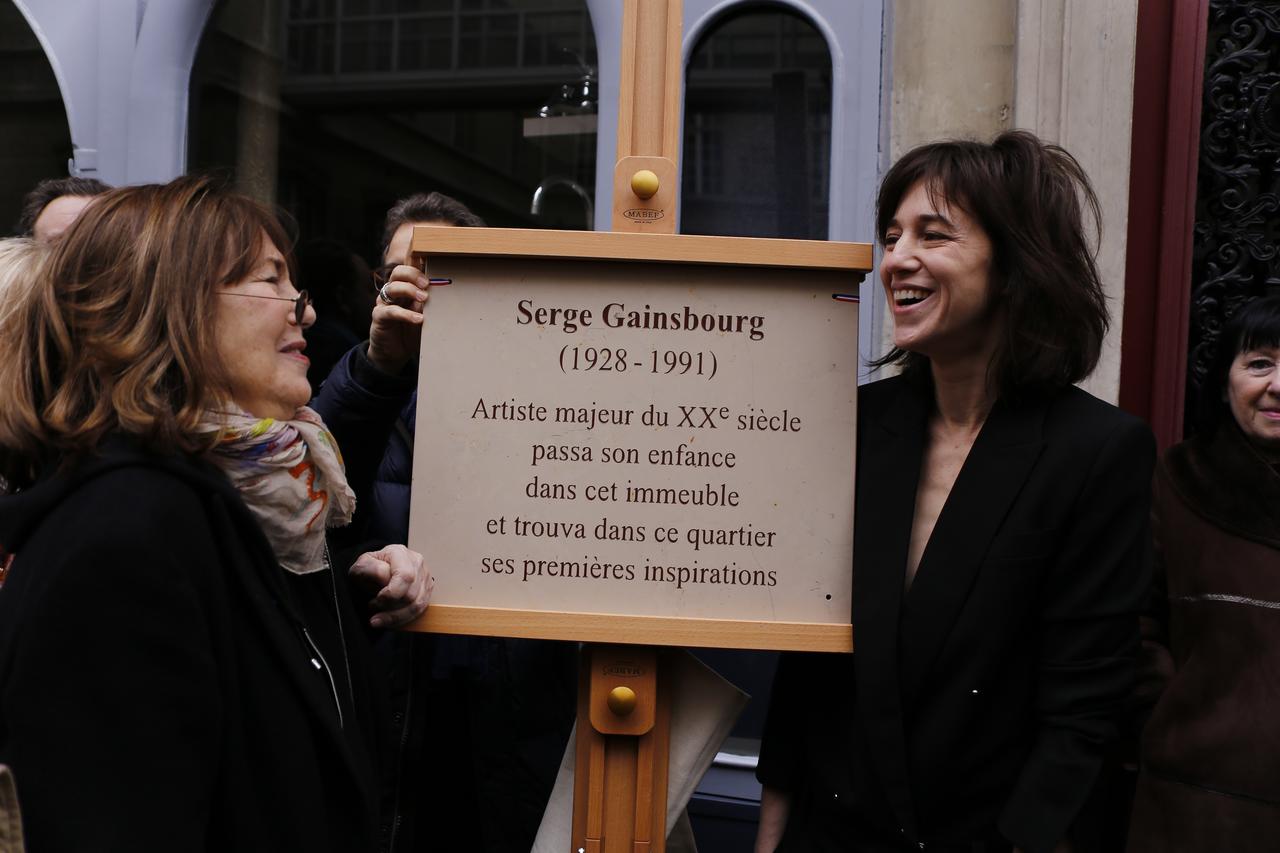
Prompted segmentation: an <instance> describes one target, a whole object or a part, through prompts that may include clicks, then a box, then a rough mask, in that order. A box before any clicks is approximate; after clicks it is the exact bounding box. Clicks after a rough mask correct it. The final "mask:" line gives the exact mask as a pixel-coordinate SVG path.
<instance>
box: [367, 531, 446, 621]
mask: <svg viewBox="0 0 1280 853" xmlns="http://www.w3.org/2000/svg"><path fill="white" fill-rule="evenodd" d="M351 577H352V578H353V579H354V580H355V581H356V583H357V584H359V585H361V586H363V587H364V588H365V589H367V590H370V591H371V592H373V593H374V594H373V598H371V599H370V601H369V609H370V610H372V611H374V613H373V616H372V617H370V619H369V624H370V625H372V626H373V627H374V628H399V627H402V626H404V625H407V624H409V623H410V622H412V621H413V620H414V619H417V618H418V617H419V616H421V615H422V614H423V612H424V611H425V610H426V609H427V604H428V603H429V602H430V601H431V591H432V590H433V589H434V588H435V584H436V581H435V578H434V577H432V576H431V571H430V570H429V569H428V568H427V567H426V565H425V564H424V563H423V562H422V555H421V554H419V553H418V552H417V551H410V550H409V549H408V548H406V547H404V546H403V545H388V546H387V547H385V548H383V549H382V550H381V551H370V552H369V553H366V554H361V555H360V558H359V559H357V560H356V561H355V563H354V564H352V566H351Z"/></svg>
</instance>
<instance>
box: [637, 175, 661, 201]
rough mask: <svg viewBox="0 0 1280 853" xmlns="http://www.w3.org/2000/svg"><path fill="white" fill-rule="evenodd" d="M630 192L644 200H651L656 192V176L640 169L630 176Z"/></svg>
mask: <svg viewBox="0 0 1280 853" xmlns="http://www.w3.org/2000/svg"><path fill="white" fill-rule="evenodd" d="M631 191H632V192H633V193H635V194H636V195H637V196H638V197H640V198H642V199H645V200H648V199H651V198H653V197H654V196H655V195H656V194H657V192H658V176H657V175H655V174H654V173H653V172H651V171H649V170H648V169H641V170H640V171H638V172H636V173H635V174H634V175H632V176H631Z"/></svg>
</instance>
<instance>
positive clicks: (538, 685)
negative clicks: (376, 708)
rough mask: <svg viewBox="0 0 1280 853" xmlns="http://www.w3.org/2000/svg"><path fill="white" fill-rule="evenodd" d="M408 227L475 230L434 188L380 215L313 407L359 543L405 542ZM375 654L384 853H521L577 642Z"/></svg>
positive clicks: (419, 645)
mask: <svg viewBox="0 0 1280 853" xmlns="http://www.w3.org/2000/svg"><path fill="white" fill-rule="evenodd" d="M415 225H447V226H453V227H464V228H465V227H477V226H482V225H484V223H483V222H482V221H481V220H480V218H479V217H478V216H476V215H475V214H474V213H472V212H471V211H470V210H469V209H468V208H467V207H466V206H465V205H463V204H462V203H461V202H459V201H457V200H456V199H452V198H450V197H449V196H446V195H443V194H441V193H425V194H421V193H420V194H417V195H413V196H409V197H407V198H404V199H401V200H400V201H399V202H397V203H396V204H395V205H394V206H392V208H391V209H390V210H389V211H387V216H386V222H385V225H384V229H383V237H382V242H383V246H384V249H383V253H382V262H383V264H382V266H380V267H379V268H378V269H376V270H374V271H373V283H376V286H377V288H378V290H377V291H376V293H378V294H379V295H378V297H377V299H378V304H377V306H376V307H375V309H374V312H373V322H372V325H371V327H370V335H369V342H368V343H367V344H365V343H362V344H360V345H359V346H357V347H355V348H353V349H352V350H351V351H350V352H348V353H347V355H345V356H344V357H343V358H342V359H340V360H339V362H338V364H337V366H335V367H334V369H333V371H332V372H331V373H330V374H329V377H328V379H327V380H326V381H325V383H324V385H323V386H322V387H321V389H320V393H319V395H318V396H317V397H316V399H315V401H313V404H312V405H313V406H315V408H316V409H317V410H318V411H320V412H321V415H322V417H324V419H325V423H326V424H328V425H329V428H330V429H331V430H332V432H333V434H334V436H335V437H336V438H337V440H338V444H339V446H340V447H342V450H343V454H344V456H345V457H346V460H347V476H348V480H349V482H350V483H351V486H352V489H353V490H355V492H356V495H357V502H356V516H355V519H354V521H353V522H352V524H351V526H350V528H348V529H346V530H343V531H341V532H340V535H341V536H345V537H349V538H351V539H353V540H356V541H358V542H359V545H358V546H357V547H364V546H365V545H366V544H367V543H369V542H382V543H384V544H390V543H404V542H405V541H406V540H407V537H408V533H409V498H410V494H409V492H410V480H411V475H412V469H413V445H414V432H415V426H416V419H417V396H418V393H417V388H418V345H419V342H420V341H421V336H422V328H421V322H422V311H423V308H424V306H425V304H426V303H427V301H428V296H427V292H428V289H429V282H428V279H427V277H426V276H425V275H424V274H423V272H422V270H420V269H418V268H417V267H416V266H414V265H413V264H412V263H411V260H412V259H411V258H410V257H409V242H410V238H411V237H412V235H413V226H415ZM370 292H371V293H372V292H375V291H374V288H373V286H372V284H371V286H370ZM424 369H426V370H428V371H429V370H430V366H429V365H428V366H426V367H425V368H424ZM413 486H414V488H418V489H430V488H432V486H433V484H432V483H429V482H427V483H422V482H415V483H414V484H413ZM339 547H342V543H339ZM378 645H379V652H380V653H381V656H382V658H383V660H384V662H385V663H386V664H387V668H388V670H389V676H390V683H391V692H392V709H391V711H392V725H393V732H394V736H395V744H394V754H392V755H390V756H388V757H387V760H386V763H387V766H385V767H384V768H383V769H384V776H385V777H386V778H387V781H388V784H386V785H385V786H384V792H383V795H384V796H383V800H384V801H383V809H382V818H383V831H382V844H381V850H382V851H383V853H435V851H441V850H449V851H453V850H460V851H468V853H527V851H528V850H529V849H530V848H531V847H532V846H533V841H534V838H535V836H536V835H537V831H538V825H539V823H540V822H541V820H542V813H543V811H544V810H545V808H546V804H547V800H548V799H549V797H550V795H551V789H552V786H553V785H554V783H555V778H556V773H557V771H558V770H559V767H560V759H561V757H562V755H563V754H564V748H565V744H566V743H567V742H568V738H569V731H570V729H571V728H572V726H573V720H574V716H575V714H576V711H577V678H578V670H577V646H576V644H574V643H563V642H553V641H549V640H518V639H509V638H501V637H453V636H443V635H429V634H400V633H394V632H393V633H389V634H388V635H387V636H384V637H383V638H381V639H380V640H379V643H378Z"/></svg>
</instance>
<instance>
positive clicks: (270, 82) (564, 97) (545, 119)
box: [189, 0, 596, 261]
mask: <svg viewBox="0 0 1280 853" xmlns="http://www.w3.org/2000/svg"><path fill="white" fill-rule="evenodd" d="M595 63H596V48H595V41H594V35H593V31H592V27H591V20H590V17H589V15H588V12H587V8H586V3H585V0H415V2H405V0H226V2H223V3H220V4H218V7H217V10H216V11H215V13H214V14H213V16H212V17H211V19H210V22H209V24H208V26H207V28H206V30H205V35H204V38H203V40H202V42H201V46H200V50H199V53H198V56H197V59H196V64H195V67H194V70H193V72H192V78H191V110H190V133H189V168H190V169H192V170H210V169H215V170H216V169H230V170H232V171H233V173H234V174H235V177H236V181H237V184H238V186H239V187H240V188H242V189H244V190H245V191H247V192H249V193H251V194H253V195H255V196H256V197H258V198H261V199H263V200H267V201H271V202H275V203H278V204H280V205H281V206H283V207H284V208H285V209H287V210H288V211H289V212H290V213H291V214H293V216H294V217H296V218H297V220H298V223H299V226H300V230H301V233H302V234H303V236H304V237H306V238H310V237H322V236H323V237H330V238H334V239H338V240H342V241H346V242H348V243H349V244H350V245H351V246H352V248H354V249H356V250H357V251H359V252H360V253H361V254H364V255H365V256H367V257H368V258H369V260H370V261H372V260H374V258H375V256H376V254H377V253H378V252H379V251H380V250H381V246H380V245H378V242H379V230H380V227H381V222H382V216H383V213H384V212H385V210H386V209H387V207H389V206H390V204H391V203H392V202H394V201H395V200H396V199H398V198H401V197H403V196H405V195H408V194H410V193H413V192H418V191H426V190H438V191H440V192H444V193H446V194H448V195H451V196H454V197H456V198H458V199H459V200H461V201H463V202H464V203H466V204H467V205H468V206H470V207H471V208H472V209H473V210H474V211H475V212H476V213H478V214H480V215H481V216H482V217H483V218H484V219H485V220H486V222H487V223H488V224H490V225H495V226H515V227H559V228H585V227H589V219H588V213H589V211H590V208H591V207H592V203H593V201H594V199H593V195H594V186H595V108H596V101H595V99H596V94H595V71H594V68H595ZM557 119H570V120H564V121H558V120H557ZM540 186H542V192H540V193H538V204H537V205H536V206H537V211H536V212H535V211H534V209H533V208H534V207H535V205H534V195H535V191H536V190H538V188H539V187H540Z"/></svg>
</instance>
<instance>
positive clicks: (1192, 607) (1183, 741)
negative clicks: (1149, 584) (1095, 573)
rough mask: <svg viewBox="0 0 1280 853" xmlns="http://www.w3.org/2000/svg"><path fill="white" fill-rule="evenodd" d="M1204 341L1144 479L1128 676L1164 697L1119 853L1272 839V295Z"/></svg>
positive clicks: (1278, 608)
mask: <svg viewBox="0 0 1280 853" xmlns="http://www.w3.org/2000/svg"><path fill="white" fill-rule="evenodd" d="M1219 346H1220V347H1221V349H1220V351H1219V354H1218V358H1217V360H1216V363H1215V364H1214V366H1213V368H1212V370H1211V371H1210V373H1209V377H1208V381H1206V383H1205V387H1204V400H1205V402H1206V404H1207V405H1206V406H1205V409H1206V411H1205V413H1204V416H1203V417H1202V421H1201V425H1200V430H1199V432H1198V434H1197V435H1196V437H1195V438H1193V439H1191V440H1190V441H1186V442H1184V443H1182V444H1179V445H1177V446H1176V447H1172V448H1170V449H1169V451H1168V452H1167V453H1166V454H1165V456H1164V459H1163V460H1162V461H1161V464H1160V467H1159V469H1158V470H1157V472H1156V480H1155V508H1154V512H1153V518H1154V520H1155V535H1156V544H1157V548H1156V554H1157V562H1156V567H1157V574H1156V589H1157V591H1158V592H1157V595H1156V596H1155V597H1154V604H1155V605H1156V606H1155V607H1154V608H1153V611H1154V613H1153V616H1152V618H1148V619H1144V620H1143V635H1144V637H1143V639H1144V643H1143V646H1144V658H1145V660H1144V663H1145V666H1144V668H1143V669H1144V672H1145V673H1147V674H1148V675H1157V677H1156V678H1154V679H1152V680H1153V681H1155V682H1156V689H1157V692H1158V693H1159V691H1160V689H1161V688H1162V689H1163V692H1162V693H1159V701H1158V702H1157V704H1156V705H1155V709H1154V711H1153V712H1152V715H1151V718H1150V720H1149V721H1148V723H1147V726H1146V728H1145V730H1144V731H1143V736H1142V768H1141V771H1140V774H1139V778H1138V790H1137V795H1136V797H1135V801H1134V810H1133V821H1132V823H1131V825H1130V834H1129V847H1128V849H1129V851H1130V853H1147V851H1150V852H1151V853H1156V851H1159V853H1211V851H1212V853H1216V851H1219V850H1230V851H1232V853H1253V851H1258V853H1261V851H1270V850H1275V849H1276V847H1277V844H1278V843H1280V842H1278V841H1277V839H1280V724H1277V722H1276V720H1277V716H1276V715H1277V709H1278V708H1280V295H1272V296H1269V297H1266V298H1264V299H1259V300H1257V301H1256V302H1253V303H1251V304H1249V305H1247V306H1245V307H1244V308H1242V309H1241V310H1239V311H1238V312H1237V313H1236V314H1235V315H1234V316H1233V317H1232V318H1231V319H1230V320H1229V321H1228V322H1227V324H1226V326H1225V327H1224V329H1223V331H1222V335H1221V337H1220V338H1219ZM1170 652H1172V654H1170Z"/></svg>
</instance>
